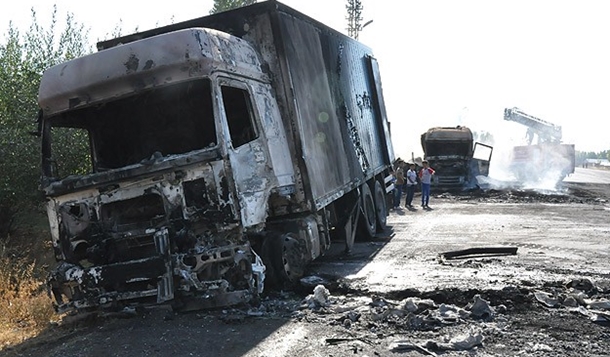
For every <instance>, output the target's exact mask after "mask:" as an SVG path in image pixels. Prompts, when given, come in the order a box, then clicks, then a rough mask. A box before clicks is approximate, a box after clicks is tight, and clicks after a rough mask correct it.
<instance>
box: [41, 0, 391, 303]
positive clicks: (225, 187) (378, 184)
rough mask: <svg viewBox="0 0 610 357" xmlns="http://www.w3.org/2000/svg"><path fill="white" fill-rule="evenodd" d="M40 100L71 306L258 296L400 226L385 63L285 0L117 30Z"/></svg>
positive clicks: (61, 277)
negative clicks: (391, 220) (358, 238)
mask: <svg viewBox="0 0 610 357" xmlns="http://www.w3.org/2000/svg"><path fill="white" fill-rule="evenodd" d="M38 101H39V106H40V115H39V128H40V134H41V138H42V173H43V174H42V177H43V178H42V183H41V187H42V190H43V192H44V194H45V195H46V198H47V200H48V205H47V213H48V218H49V222H50V230H51V236H52V242H53V249H54V252H55V257H56V260H57V262H58V263H57V266H56V267H54V269H53V270H52V272H51V274H50V277H49V281H48V286H49V289H50V293H51V295H52V297H53V299H54V304H55V307H56V310H57V311H59V312H62V311H83V310H89V309H120V308H126V307H132V306H142V305H155V304H168V305H171V306H172V307H174V308H176V309H201V308H208V307H219V306H228V305H234V304H239V303H247V302H249V301H252V300H253V299H254V300H255V299H257V297H258V296H259V295H260V294H261V293H263V292H264V288H265V286H269V285H278V286H281V287H285V284H294V283H295V282H298V280H299V279H300V278H301V277H302V276H303V275H304V274H305V272H306V268H307V265H308V264H309V263H310V262H311V261H312V260H314V259H316V258H317V257H319V256H321V255H323V254H324V253H325V251H327V250H328V249H329V247H330V245H331V242H332V243H333V244H345V247H346V249H350V248H351V246H352V244H353V242H354V238H355V235H356V232H361V233H362V234H364V235H368V236H372V235H374V234H375V233H376V232H377V230H379V229H383V227H384V225H385V222H386V216H387V209H386V197H387V194H388V192H390V191H391V190H392V184H391V170H390V169H391V162H392V161H393V159H394V157H393V156H394V154H393V151H392V145H391V141H390V135H389V125H388V120H387V118H386V111H385V105H384V101H383V95H382V86H381V81H380V75H379V66H378V63H377V61H376V59H375V57H373V54H372V52H371V50H370V49H369V48H368V47H366V46H364V45H362V44H361V43H359V42H357V41H355V40H353V39H351V38H349V37H347V36H345V35H343V34H341V33H339V32H337V31H335V30H333V29H331V28H329V27H327V26H325V25H323V24H321V23H319V22H317V21H315V20H314V19H312V18H309V17H307V16H305V15H303V14H301V13H299V12H297V11H295V10H294V9H291V8H290V7H287V6H285V5H283V4H281V3H279V2H276V1H266V2H259V3H257V4H254V5H251V6H247V7H243V8H239V9H235V10H231V11H227V12H223V13H218V14H215V15H210V16H205V17H201V18H196V19H193V20H189V21H185V22H181V23H176V24H172V25H169V26H165V27H160V28H156V29H152V30H149V31H144V32H140V33H136V34H132V35H127V36H124V37H121V38H116V39H111V40H107V41H104V42H100V43H98V51H97V52H95V53H93V54H90V55H87V56H84V57H82V58H77V59H74V60H71V61H68V62H65V63H62V64H60V65H57V66H54V67H51V68H49V69H48V70H46V71H45V72H44V75H43V77H42V81H41V84H40V89H39V97H38ZM66 132H67V133H68V134H65V133H66ZM62 133H63V134H62ZM60 135H64V136H60ZM65 135H71V136H70V137H71V138H73V140H72V141H71V142H70V143H67V141H66V140H65V137H66V136H65ZM62 138H64V139H62ZM78 140H80V141H78ZM67 149H70V150H71V151H70V150H68V152H67V153H66V150H67ZM70 155H71V156H70ZM69 157H72V158H75V157H81V158H83V164H82V165H80V166H79V165H76V166H75V167H73V168H72V169H71V170H68V169H67V167H68V165H67V163H66V158H69ZM73 166H74V165H73ZM338 242H340V243H338Z"/></svg>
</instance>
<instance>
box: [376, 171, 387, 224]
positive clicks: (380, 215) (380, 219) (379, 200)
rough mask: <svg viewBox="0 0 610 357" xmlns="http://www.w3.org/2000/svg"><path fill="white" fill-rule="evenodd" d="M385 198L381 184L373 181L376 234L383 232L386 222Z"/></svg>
mask: <svg viewBox="0 0 610 357" xmlns="http://www.w3.org/2000/svg"><path fill="white" fill-rule="evenodd" d="M387 203H388V201H387V197H386V193H385V190H384V189H383V186H382V185H381V182H379V181H377V180H375V211H376V213H377V232H383V230H384V229H385V226H386V223H387V220H388V206H387Z"/></svg>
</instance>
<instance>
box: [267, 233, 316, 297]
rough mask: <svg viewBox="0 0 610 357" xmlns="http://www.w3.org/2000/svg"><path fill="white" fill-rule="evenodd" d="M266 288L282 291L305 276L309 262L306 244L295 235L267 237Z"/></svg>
mask: <svg viewBox="0 0 610 357" xmlns="http://www.w3.org/2000/svg"><path fill="white" fill-rule="evenodd" d="M262 255H263V262H264V263H265V265H266V268H267V272H266V274H265V275H266V276H265V281H266V286H269V287H270V288H272V289H281V288H283V287H286V286H290V285H294V284H295V283H297V282H298V281H299V279H300V278H302V277H303V275H304V274H305V269H306V267H307V263H308V262H309V260H308V259H307V257H308V255H307V248H306V247H305V242H303V241H302V240H301V239H299V237H298V236H297V235H295V234H293V233H284V234H273V235H269V236H267V238H266V239H265V241H264V242H263V247H262Z"/></svg>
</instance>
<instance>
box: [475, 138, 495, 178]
mask: <svg viewBox="0 0 610 357" xmlns="http://www.w3.org/2000/svg"><path fill="white" fill-rule="evenodd" d="M492 152H493V147H492V146H489V145H486V144H482V143H474V151H473V154H472V162H471V171H470V172H471V173H472V175H473V177H476V176H479V175H483V176H487V175H489V163H490V161H491V154H492Z"/></svg>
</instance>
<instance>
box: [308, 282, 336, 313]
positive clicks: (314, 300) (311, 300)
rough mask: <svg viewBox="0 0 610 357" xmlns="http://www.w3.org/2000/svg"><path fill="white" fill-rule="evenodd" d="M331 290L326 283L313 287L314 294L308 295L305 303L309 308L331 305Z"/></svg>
mask: <svg viewBox="0 0 610 357" xmlns="http://www.w3.org/2000/svg"><path fill="white" fill-rule="evenodd" d="M329 298H330V291H328V289H327V288H326V287H325V286H324V285H318V286H316V287H315V288H314V289H313V294H310V295H308V296H307V297H306V298H305V299H304V300H303V304H304V305H306V306H307V307H308V308H309V309H319V308H321V307H328V306H329V305H330V300H329Z"/></svg>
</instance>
